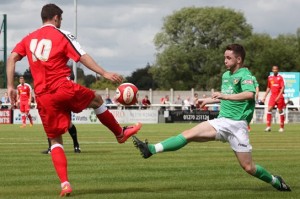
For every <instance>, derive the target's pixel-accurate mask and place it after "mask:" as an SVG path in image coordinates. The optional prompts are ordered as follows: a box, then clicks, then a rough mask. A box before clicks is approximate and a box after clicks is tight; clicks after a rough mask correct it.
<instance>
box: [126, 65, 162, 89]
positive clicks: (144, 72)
mask: <svg viewBox="0 0 300 199" xmlns="http://www.w3.org/2000/svg"><path fill="white" fill-rule="evenodd" d="M150 68H151V66H150V64H149V63H148V64H147V66H146V67H145V68H141V69H137V70H136V71H134V72H133V73H132V74H131V76H128V77H126V81H127V82H130V83H132V84H134V85H136V86H137V87H138V88H139V89H140V90H149V89H150V88H152V89H153V90H155V89H156V88H157V85H156V83H155V82H154V79H153V76H152V74H151V73H150V71H149V70H150Z"/></svg>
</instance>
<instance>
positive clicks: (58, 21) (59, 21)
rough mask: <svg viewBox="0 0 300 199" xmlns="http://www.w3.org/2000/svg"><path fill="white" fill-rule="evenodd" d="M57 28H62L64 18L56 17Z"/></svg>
mask: <svg viewBox="0 0 300 199" xmlns="http://www.w3.org/2000/svg"><path fill="white" fill-rule="evenodd" d="M54 18H55V27H56V28H60V26H61V21H62V17H59V16H58V15H55V17H54Z"/></svg>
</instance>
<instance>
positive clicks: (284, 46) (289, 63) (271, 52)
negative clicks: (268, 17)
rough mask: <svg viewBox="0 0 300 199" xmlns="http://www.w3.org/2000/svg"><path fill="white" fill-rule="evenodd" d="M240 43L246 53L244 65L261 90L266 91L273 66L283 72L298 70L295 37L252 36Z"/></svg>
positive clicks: (299, 51) (299, 47)
mask: <svg viewBox="0 0 300 199" xmlns="http://www.w3.org/2000/svg"><path fill="white" fill-rule="evenodd" d="M242 43H243V45H244V46H245V48H246V52H247V55H246V62H245V63H246V65H247V66H249V67H250V70H251V71H252V73H253V74H254V75H255V76H256V78H257V80H258V82H259V84H260V89H261V90H265V89H266V84H267V77H268V75H269V74H270V72H271V68H272V66H273V65H277V66H279V67H280V71H285V72H298V71H299V70H300V50H299V49H300V46H299V42H298V38H297V36H296V35H279V36H278V37H276V38H271V37H270V36H269V35H267V34H253V35H252V36H251V37H249V38H247V39H246V40H244V41H242Z"/></svg>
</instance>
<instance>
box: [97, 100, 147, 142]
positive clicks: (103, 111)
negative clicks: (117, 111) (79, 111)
mask: <svg viewBox="0 0 300 199" xmlns="http://www.w3.org/2000/svg"><path fill="white" fill-rule="evenodd" d="M95 113H96V115H97V117H98V119H99V120H100V122H101V123H102V124H103V125H105V126H106V127H107V128H108V129H109V130H111V132H113V134H114V135H115V136H116V139H117V141H118V142H119V143H120V144H121V143H124V142H126V140H127V139H128V138H129V137H131V136H132V135H134V134H137V132H138V131H139V130H140V129H141V127H142V124H141V123H137V124H135V125H133V126H127V127H124V128H122V127H121V126H120V124H119V123H118V122H117V120H116V118H115V117H114V116H113V114H112V113H111V112H109V110H108V109H107V108H106V106H105V104H102V105H100V107H98V108H96V109H95Z"/></svg>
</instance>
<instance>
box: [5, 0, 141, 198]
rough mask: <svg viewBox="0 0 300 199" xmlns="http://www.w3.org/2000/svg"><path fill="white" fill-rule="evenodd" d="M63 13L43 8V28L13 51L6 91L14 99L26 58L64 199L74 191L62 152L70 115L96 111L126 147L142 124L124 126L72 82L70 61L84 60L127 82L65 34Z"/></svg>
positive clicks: (97, 97)
mask: <svg viewBox="0 0 300 199" xmlns="http://www.w3.org/2000/svg"><path fill="white" fill-rule="evenodd" d="M62 13H63V11H62V10H61V9H60V8H59V7H58V6H56V5H55V4H47V5H45V6H43V8H42V11H41V18H42V21H43V26H42V27H41V28H39V29H37V30H35V31H33V32H32V33H30V34H29V35H27V36H25V37H24V38H23V39H22V40H21V41H20V42H19V43H18V44H17V45H16V46H15V48H14V49H13V51H12V53H11V55H10V56H9V58H8V62H7V70H6V71H7V88H8V93H9V96H10V98H11V99H12V100H13V99H14V96H13V95H14V87H13V84H14V73H15V66H16V62H17V61H19V60H21V59H22V58H23V57H25V56H27V59H28V62H29V66H30V71H31V74H32V77H33V80H34V92H35V97H36V102H37V108H38V111H39V115H40V117H41V120H42V123H43V126H44V130H45V132H46V134H47V136H48V138H50V141H51V157H52V162H53V165H54V168H55V170H56V173H57V175H58V177H59V179H60V182H61V192H60V196H68V195H70V194H71V192H72V188H71V185H70V183H69V180H68V175H67V159H66V156H65V152H64V148H63V139H62V134H64V133H65V132H66V131H67V130H68V128H69V127H70V126H69V125H70V120H71V118H70V113H71V112H75V113H78V112H81V111H82V110H83V109H85V108H88V107H90V108H94V110H95V113H96V115H97V117H98V119H99V120H100V122H101V123H102V124H103V125H105V126H106V127H107V128H109V129H110V130H111V131H112V132H113V133H114V135H115V136H116V139H117V141H118V142H119V143H124V142H125V141H126V140H127V139H128V138H129V137H131V136H132V135H134V134H136V133H137V132H138V130H139V129H140V128H141V124H140V123H137V124H136V125H134V126H129V127H123V128H122V127H121V126H120V125H119V123H118V122H117V121H116V119H115V118H114V116H113V115H112V114H111V112H109V111H108V110H107V108H106V106H105V104H104V103H103V99H102V97H101V95H99V94H96V93H95V92H94V91H92V90H90V89H88V88H86V87H83V86H81V85H79V84H76V83H74V82H73V81H72V80H70V75H71V70H70V68H69V67H68V66H67V62H68V60H69V59H72V60H74V61H76V62H78V61H80V62H81V63H82V64H83V65H85V66H86V67H87V68H89V69H90V70H92V71H93V72H95V73H97V74H100V75H101V76H103V77H104V78H106V79H108V80H110V81H113V82H116V83H121V82H122V79H123V78H122V76H120V75H119V74H117V73H112V72H108V71H106V70H104V69H103V68H102V67H101V66H99V65H98V64H97V63H96V62H95V61H94V59H92V57H91V56H89V55H88V54H87V53H86V52H85V51H83V49H82V48H81V46H80V44H79V43H78V42H77V41H76V38H75V37H74V36H73V35H72V34H71V33H69V32H67V31H63V30H60V29H59V28H60V26H61V21H62Z"/></svg>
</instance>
